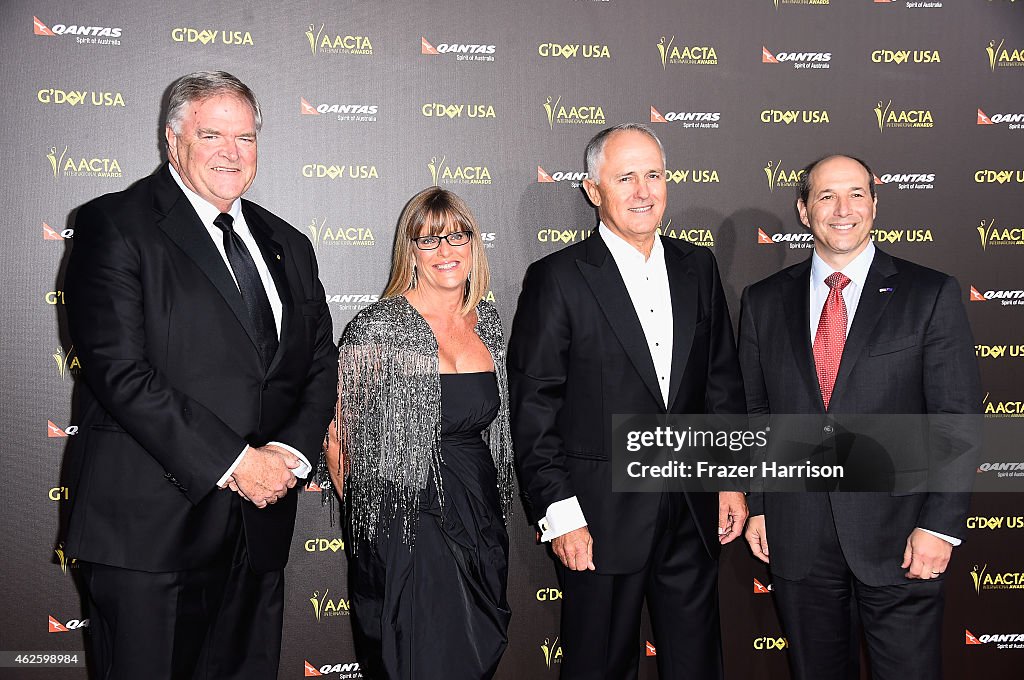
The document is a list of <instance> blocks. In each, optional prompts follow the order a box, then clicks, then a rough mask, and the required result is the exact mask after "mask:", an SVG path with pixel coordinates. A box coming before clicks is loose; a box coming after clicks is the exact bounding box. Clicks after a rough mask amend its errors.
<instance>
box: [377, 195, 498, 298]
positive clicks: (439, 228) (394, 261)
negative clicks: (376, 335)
mask: <svg viewBox="0 0 1024 680" xmlns="http://www.w3.org/2000/svg"><path fill="white" fill-rule="evenodd" d="M424 226H426V227H427V229H426V232H424V230H423V227H424ZM453 231H468V232H470V234H471V237H470V241H469V247H470V248H471V249H472V253H473V267H472V269H471V270H470V277H469V281H467V282H466V291H465V293H464V294H463V298H462V308H461V309H460V310H459V312H460V313H462V314H468V313H469V312H470V311H472V310H473V309H475V308H476V305H477V303H478V302H480V300H482V299H483V297H484V295H485V294H486V293H487V288H488V286H489V285H490V282H491V270H490V268H489V267H488V266H487V256H486V255H485V254H484V246H483V242H482V241H481V240H480V228H479V227H478V226H477V223H476V218H475V217H473V213H472V212H470V210H469V206H468V205H466V202H465V201H463V200H462V199H461V198H459V197H458V196H456V195H455V194H453V193H452V192H450V191H448V190H446V189H442V188H440V187H436V186H434V187H430V188H429V189H424V190H423V191H421V192H419V193H418V194H416V195H415V196H413V197H412V199H410V200H409V202H408V203H406V204H405V208H404V209H403V210H402V216H401V217H400V218H399V219H398V229H397V230H396V232H395V248H394V252H393V253H392V255H391V278H390V279H389V280H388V285H387V287H386V288H385V289H384V295H383V297H385V298H391V297H396V296H398V295H401V294H403V293H405V292H406V291H409V290H412V289H413V288H415V287H416V277H417V275H416V244H415V243H413V241H412V240H413V239H414V238H418V237H419V236H440V235H442V234H445V233H451V232H453ZM463 247H464V246H463Z"/></svg>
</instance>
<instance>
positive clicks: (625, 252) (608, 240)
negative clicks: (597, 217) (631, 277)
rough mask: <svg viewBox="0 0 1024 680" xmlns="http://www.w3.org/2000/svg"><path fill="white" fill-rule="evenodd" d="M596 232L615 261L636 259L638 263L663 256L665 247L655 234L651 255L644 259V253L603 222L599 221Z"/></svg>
mask: <svg viewBox="0 0 1024 680" xmlns="http://www.w3.org/2000/svg"><path fill="white" fill-rule="evenodd" d="M597 231H598V233H599V234H600V235H601V238H602V239H603V240H604V243H605V245H606V246H608V250H610V251H611V252H612V257H613V258H615V261H616V262H621V261H623V260H625V261H630V262H633V261H636V262H638V263H639V264H644V263H645V262H650V261H652V260H654V261H656V260H660V259H663V258H664V253H665V247H664V246H663V245H662V244H661V239H660V238H658V237H657V236H655V237H654V247H653V248H651V256H650V257H649V258H648V259H647V260H644V254H643V253H641V252H640V251H639V250H637V249H636V248H634V247H633V245H632V244H630V243H629V242H627V241H626V240H625V239H623V238H622V237H621V236H619V235H618V234H616V233H615V232H614V231H612V230H611V229H609V228H608V227H606V226H605V224H604V222H601V223H600V224H599V225H598V227H597Z"/></svg>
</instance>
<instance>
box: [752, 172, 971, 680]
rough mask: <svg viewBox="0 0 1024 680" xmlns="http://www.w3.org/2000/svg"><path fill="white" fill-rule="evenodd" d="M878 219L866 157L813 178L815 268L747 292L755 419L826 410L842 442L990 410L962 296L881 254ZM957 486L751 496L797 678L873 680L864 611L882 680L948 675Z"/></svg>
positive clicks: (951, 284)
mask: <svg viewBox="0 0 1024 680" xmlns="http://www.w3.org/2000/svg"><path fill="white" fill-rule="evenodd" d="M875 208H876V198H875V195H874V182H873V175H872V173H871V170H870V168H868V167H867V165H865V164H864V162H863V161H860V160H859V159H855V158H851V157H848V156H830V157H826V158H823V159H821V160H819V161H816V162H815V163H812V164H811V165H810V166H808V167H807V168H806V171H805V174H804V176H803V180H802V184H801V187H800V197H799V199H798V201H797V210H798V212H799V214H800V220H801V221H802V222H803V223H804V225H805V226H807V227H808V228H809V229H810V230H811V233H812V234H813V235H814V252H813V254H812V256H811V258H810V259H808V260H806V261H804V262H801V263H799V264H797V265H794V266H792V267H789V268H787V269H784V270H782V271H781V272H779V273H777V274H775V275H773V276H770V277H768V278H767V279H765V280H763V281H761V282H759V283H756V284H754V285H752V286H750V287H748V288H747V289H746V290H745V291H744V293H743V306H742V312H741V320H740V340H739V354H740V364H741V366H742V367H743V378H744V386H745V391H746V396H747V405H748V409H749V412H750V414H751V415H752V416H755V417H767V416H768V415H769V414H773V413H774V414H815V415H817V414H820V416H821V423H820V425H819V427H818V435H819V436H820V437H821V439H822V441H823V442H826V443H827V441H828V440H829V435H830V434H831V433H832V432H833V431H834V426H833V424H832V421H833V420H836V421H840V420H841V419H842V416H843V415H844V414H879V415H885V414H975V413H978V410H979V409H980V405H981V390H980V381H979V377H978V368H977V363H976V360H975V356H974V342H973V340H972V338H971V330H970V327H969V326H968V323H967V316H966V314H965V311H964V307H963V303H962V301H961V297H960V287H959V285H958V284H957V282H956V280H955V279H953V278H952V277H950V276H947V275H945V274H942V273H940V272H937V271H934V270H931V269H926V268H925V267H921V266H918V265H915V264H913V263H911V262H907V261H906V260H901V259H898V258H895V257H891V256H890V255H888V254H886V253H884V252H882V251H881V250H879V249H877V248H876V247H875V246H874V244H873V243H872V242H871V227H872V222H873V220H874V217H875ZM833 415H835V418H832V417H831V416H833ZM960 422H964V421H963V420H961V421H960ZM907 425H911V424H910V423H907ZM775 429H776V428H775V426H774V425H773V430H775ZM962 434H963V435H967V434H968V433H967V432H963V433H962ZM924 445H925V442H923V441H921V442H918V443H917V445H916V446H915V448H918V447H923V446H924ZM974 446H976V442H972V440H971V438H970V437H967V439H966V443H965V450H963V451H961V452H960V456H959V457H960V459H961V461H967V463H968V464H967V465H964V466H963V469H965V470H966V473H965V476H966V477H967V478H968V479H969V478H970V477H971V476H973V475H972V472H973V466H972V465H970V464H969V463H970V460H971V459H972V458H973V455H974V454H975V453H976V451H972V447H974ZM893 453H895V454H896V455H897V456H898V455H906V454H909V453H910V451H908V450H903V451H896V452H893ZM854 462H855V461H854ZM968 488H969V487H968ZM938 491H942V489H939V490H938ZM945 491H947V492H914V493H911V492H910V491H909V490H907V489H900V488H897V489H896V490H894V491H891V492H877V491H876V492H861V493H857V492H855V491H852V492H851V491H832V492H802V493H763V494H762V493H755V494H751V496H750V498H749V501H750V510H751V518H750V521H749V522H748V525H747V531H746V538H747V541H748V542H749V543H750V546H751V548H752V550H753V552H754V555H755V556H757V557H758V558H760V559H761V560H762V561H764V562H769V546H771V557H770V566H771V572H772V576H773V580H772V583H773V590H774V593H775V602H776V604H777V607H778V612H779V615H780V618H781V620H782V625H783V629H784V632H785V634H786V636H787V637H788V639H789V642H790V645H789V654H790V662H791V667H792V670H793V674H794V676H795V677H796V678H807V679H811V680H822V679H828V678H848V677H850V678H856V677H859V675H858V674H857V659H858V651H859V644H858V642H859V636H858V635H857V632H856V631H855V630H853V627H852V625H851V614H852V612H851V610H852V608H853V607H854V606H856V608H857V613H859V616H860V620H861V622H862V623H863V627H864V632H865V637H866V639H867V644H868V651H869V656H870V659H871V672H872V677H873V678H876V679H885V678H893V679H897V678H898V679H899V680H906V679H907V678H938V677H941V672H940V657H941V654H940V642H941V637H940V624H941V621H942V587H943V579H942V574H943V572H944V571H945V569H946V565H947V563H948V562H949V558H950V554H951V552H952V550H953V546H954V545H958V544H959V543H960V538H959V537H962V536H963V528H964V518H965V517H966V514H967V508H968V500H969V496H968V494H966V493H949V492H948V491H949V489H948V488H947V489H945Z"/></svg>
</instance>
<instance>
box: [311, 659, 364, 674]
mask: <svg viewBox="0 0 1024 680" xmlns="http://www.w3.org/2000/svg"><path fill="white" fill-rule="evenodd" d="M303 670H304V671H305V675H304V677H307V678H316V677H321V676H324V675H327V674H328V673H338V674H339V675H338V677H339V678H361V677H363V674H362V672H361V671H360V669H359V662H358V661H350V662H348V663H335V664H330V663H328V664H324V665H323V666H320V667H319V668H317V667H316V666H314V665H313V664H311V663H310V662H309V661H308V660H303Z"/></svg>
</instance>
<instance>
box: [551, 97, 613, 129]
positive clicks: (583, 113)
mask: <svg viewBox="0 0 1024 680" xmlns="http://www.w3.org/2000/svg"><path fill="white" fill-rule="evenodd" d="M544 113H545V114H546V115H547V118H548V129H551V130H553V129H554V128H555V125H556V124H557V125H579V124H586V125H604V124H605V123H606V119H605V116H604V109H603V108H602V107H600V106H594V105H590V104H587V105H576V106H566V105H565V104H562V97H561V96H558V97H556V98H554V99H552V98H551V97H547V98H546V99H545V100H544Z"/></svg>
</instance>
